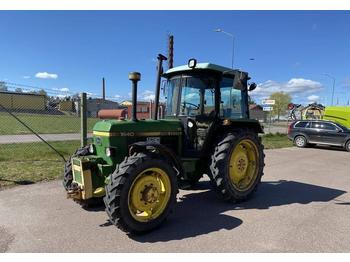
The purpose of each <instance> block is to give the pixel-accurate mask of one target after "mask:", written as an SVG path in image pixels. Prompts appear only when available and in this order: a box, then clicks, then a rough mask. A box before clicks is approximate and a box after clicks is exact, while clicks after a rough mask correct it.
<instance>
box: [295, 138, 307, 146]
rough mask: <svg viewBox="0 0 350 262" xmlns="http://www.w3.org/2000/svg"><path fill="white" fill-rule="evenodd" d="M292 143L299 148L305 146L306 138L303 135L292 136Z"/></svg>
mask: <svg viewBox="0 0 350 262" xmlns="http://www.w3.org/2000/svg"><path fill="white" fill-rule="evenodd" d="M294 145H296V146H297V147H301V148H302V147H306V146H307V141H306V138H305V137H304V136H296V137H295V138H294Z"/></svg>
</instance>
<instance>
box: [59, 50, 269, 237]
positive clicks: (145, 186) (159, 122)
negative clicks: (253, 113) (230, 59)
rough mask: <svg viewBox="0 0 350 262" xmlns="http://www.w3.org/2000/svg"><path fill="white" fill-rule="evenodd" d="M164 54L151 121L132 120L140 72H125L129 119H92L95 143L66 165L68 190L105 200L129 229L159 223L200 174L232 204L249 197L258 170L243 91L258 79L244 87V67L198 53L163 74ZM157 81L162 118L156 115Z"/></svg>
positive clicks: (254, 124) (259, 154)
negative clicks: (219, 62)
mask: <svg viewBox="0 0 350 262" xmlns="http://www.w3.org/2000/svg"><path fill="white" fill-rule="evenodd" d="M164 60H166V57H164V56H163V55H159V56H158V73H157V81H156V82H157V83H156V89H155V110H153V112H152V113H153V117H152V118H153V119H149V120H141V119H137V117H136V105H137V101H136V98H137V83H138V81H139V80H140V78H141V75H140V74H139V73H137V72H133V73H130V74H129V79H130V80H131V81H132V86H133V87H132V89H133V92H132V105H133V107H132V116H131V119H130V120H113V119H109V120H101V121H100V122H98V123H96V124H95V126H94V128H93V143H92V144H91V145H89V146H88V147H85V148H81V149H79V150H77V152H76V153H75V154H74V155H73V156H72V157H71V158H70V160H69V161H68V162H67V163H66V165H65V174H64V182H63V183H64V186H65V188H66V190H67V194H68V196H69V197H70V198H73V199H75V200H77V201H80V202H82V203H87V202H89V201H91V200H94V199H101V198H103V201H104V204H105V208H106V212H107V214H108V217H109V219H110V221H111V222H112V223H113V224H114V225H116V226H118V227H119V228H120V229H122V230H124V231H126V232H129V233H143V232H146V231H150V230H152V229H154V228H156V227H158V226H159V225H160V224H161V223H162V222H163V221H164V220H165V218H166V217H167V216H168V215H169V213H170V212H171V210H172V209H173V207H174V205H175V204H176V195H177V193H178V192H179V191H178V189H179V188H180V189H186V188H190V187H191V186H192V185H194V184H195V183H196V182H197V181H198V180H199V179H200V178H201V177H202V176H203V175H204V174H207V175H208V176H209V177H210V179H211V181H212V184H213V185H214V187H215V189H216V191H217V192H218V194H219V195H220V196H221V197H222V198H223V199H224V200H227V201H232V202H237V201H242V200H245V199H247V198H248V197H249V196H250V195H251V194H252V193H253V192H254V191H255V190H256V188H257V186H258V184H259V183H260V180H261V177H262V175H263V168H264V153H263V146H262V144H261V140H260V138H259V137H258V133H263V130H262V128H261V126H260V124H259V122H258V121H256V120H252V119H250V118H249V106H248V92H249V91H252V90H253V89H254V88H255V87H256V85H255V84H254V83H253V84H251V85H248V80H249V79H250V78H249V77H248V73H246V72H242V71H240V70H233V69H230V68H226V67H223V66H218V65H215V64H211V63H197V61H196V60H195V59H190V60H189V62H188V64H187V65H184V66H179V67H175V68H172V69H169V70H168V71H166V72H163V69H162V63H163V61H164ZM162 78H163V80H162ZM161 83H165V85H164V86H163V87H164V88H163V89H164V90H165V97H166V112H165V118H164V119H158V107H159V94H160V86H161Z"/></svg>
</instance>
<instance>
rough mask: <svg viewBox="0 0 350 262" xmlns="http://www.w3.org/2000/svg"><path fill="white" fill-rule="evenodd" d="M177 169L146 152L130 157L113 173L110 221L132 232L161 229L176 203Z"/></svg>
mask: <svg viewBox="0 0 350 262" xmlns="http://www.w3.org/2000/svg"><path fill="white" fill-rule="evenodd" d="M176 194H177V179H176V173H175V170H174V169H173V168H172V166H171V165H170V164H169V163H168V162H166V161H165V160H164V159H160V158H157V157H156V156H151V155H148V154H144V153H136V154H134V155H132V156H129V157H126V158H125V159H124V161H123V162H121V163H120V164H119V166H117V168H116V170H115V172H114V173H113V174H111V176H110V179H109V183H108V184H107V185H106V196H105V197H104V202H105V206H106V212H107V214H108V216H109V219H110V221H111V222H112V223H113V224H114V225H116V226H117V227H118V228H120V229H122V230H123V231H125V232H128V233H135V234H139V233H144V232H147V231H150V230H153V229H155V228H157V227H158V226H160V225H161V224H162V223H163V222H164V220H165V219H166V218H167V217H168V215H169V213H170V212H171V210H172V209H173V207H174V205H175V203H176Z"/></svg>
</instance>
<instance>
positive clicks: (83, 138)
mask: <svg viewBox="0 0 350 262" xmlns="http://www.w3.org/2000/svg"><path fill="white" fill-rule="evenodd" d="M80 119H81V130H80V134H81V140H80V141H81V142H80V143H81V146H82V147H83V146H86V144H87V115H86V93H81V95H80Z"/></svg>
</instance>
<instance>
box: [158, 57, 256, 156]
mask: <svg viewBox="0 0 350 262" xmlns="http://www.w3.org/2000/svg"><path fill="white" fill-rule="evenodd" d="M163 77H165V78H166V79H167V80H166V86H165V95H166V101H167V102H166V114H165V116H166V118H177V119H180V120H181V122H182V124H183V128H184V134H185V138H184V139H185V142H186V143H185V144H186V145H187V147H185V148H184V154H185V155H191V156H193V155H198V156H200V155H201V153H206V152H205V150H204V151H203V148H204V147H205V144H206V142H207V141H206V140H208V139H207V138H210V137H211V136H210V133H211V132H212V131H213V130H214V129H215V127H217V125H219V124H220V122H222V121H224V120H226V121H235V120H240V119H248V118H249V107H248V86H247V81H248V79H249V77H248V74H247V73H246V72H242V71H239V70H232V69H230V68H227V67H222V66H218V65H215V64H210V63H199V64H197V63H196V60H194V59H191V60H190V61H189V63H188V65H185V66H179V67H176V68H172V69H170V70H168V71H167V72H165V73H164V74H163ZM251 87H254V84H253V85H252V86H251ZM250 90H251V89H250ZM196 152H197V154H196Z"/></svg>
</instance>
